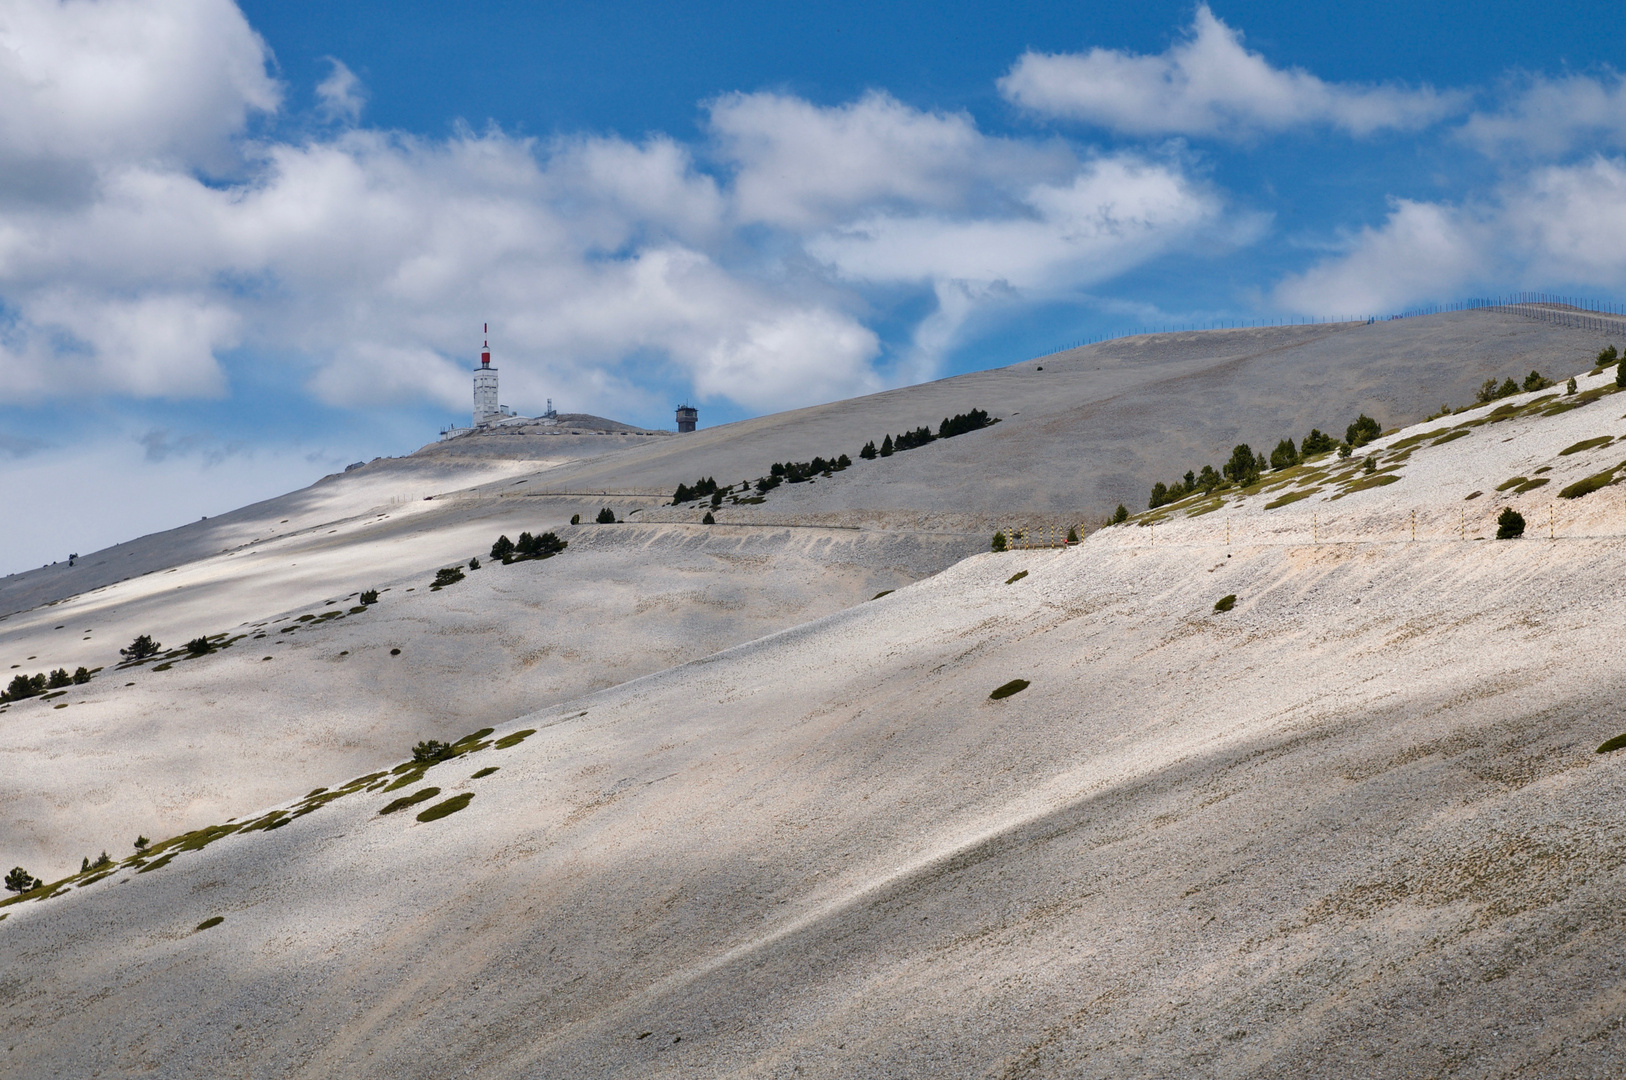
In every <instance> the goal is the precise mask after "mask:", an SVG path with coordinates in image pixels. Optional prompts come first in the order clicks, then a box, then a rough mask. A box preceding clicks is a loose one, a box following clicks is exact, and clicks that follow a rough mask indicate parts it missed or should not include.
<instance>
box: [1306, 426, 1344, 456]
mask: <svg viewBox="0 0 1626 1080" xmlns="http://www.w3.org/2000/svg"><path fill="white" fill-rule="evenodd" d="M1337 445H1338V440H1337V439H1334V438H1333V437H1332V436H1331V435H1328V434H1327V433H1326V432H1324V431H1322V430H1321V429H1320V428H1311V429H1310V434H1308V435H1306V436H1305V437H1304V441H1303V442H1302V443H1300V444H1299V452H1300V453H1302V454H1303V455H1304V456H1305V457H1309V456H1310V455H1311V454H1324V453H1326V452H1327V451H1328V450H1331V449H1333V448H1334V447H1336V446H1337Z"/></svg>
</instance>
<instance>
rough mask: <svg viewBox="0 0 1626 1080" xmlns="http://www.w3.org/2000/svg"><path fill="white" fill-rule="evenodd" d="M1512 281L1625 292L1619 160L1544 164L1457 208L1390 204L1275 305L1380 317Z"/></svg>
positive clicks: (1625, 204)
mask: <svg viewBox="0 0 1626 1080" xmlns="http://www.w3.org/2000/svg"><path fill="white" fill-rule="evenodd" d="M1521 281H1522V282H1551V283H1554V284H1555V285H1556V284H1580V285H1586V286H1592V287H1605V288H1621V287H1626V162H1622V161H1621V160H1619V159H1614V158H1603V157H1597V158H1593V159H1592V160H1590V161H1586V162H1582V163H1580V164H1576V165H1553V166H1547V167H1543V168H1540V169H1537V170H1534V171H1533V172H1530V173H1528V174H1525V175H1522V176H1519V177H1517V178H1515V179H1513V180H1510V181H1509V182H1508V183H1506V184H1505V185H1504V186H1503V187H1502V188H1500V189H1499V190H1497V191H1496V192H1495V193H1494V195H1493V196H1492V197H1490V198H1487V199H1485V200H1482V201H1479V202H1476V203H1472V204H1468V205H1464V206H1451V205H1445V204H1439V203H1426V202H1413V201H1409V200H1396V202H1395V203H1394V206H1393V208H1392V209H1391V211H1390V213H1389V216H1388V219H1387V220H1386V221H1385V222H1384V223H1383V224H1382V225H1381V226H1378V227H1376V228H1367V229H1363V230H1362V231H1361V232H1360V233H1358V234H1356V235H1355V236H1353V237H1351V238H1350V239H1349V241H1348V243H1347V244H1346V248H1345V250H1344V251H1343V252H1342V253H1340V254H1339V255H1337V256H1334V257H1332V258H1330V259H1327V260H1325V261H1323V262H1322V263H1320V264H1319V265H1317V266H1315V267H1312V268H1311V269H1310V270H1308V271H1306V272H1305V273H1303V274H1299V275H1295V276H1292V277H1289V278H1287V279H1285V280H1284V281H1283V282H1282V283H1281V284H1280V285H1279V286H1278V287H1277V289H1276V299H1277V301H1278V302H1279V303H1280V304H1282V305H1283V306H1284V307H1286V308H1288V309H1290V310H1293V311H1298V312H1302V313H1305V314H1327V313H1332V312H1346V313H1347V312H1364V313H1373V314H1381V313H1383V312H1387V311H1394V310H1397V309H1399V308H1403V307H1405V306H1406V305H1408V304H1412V303H1416V302H1419V301H1424V300H1440V299H1446V298H1450V297H1455V296H1459V295H1462V293H1463V292H1464V291H1466V290H1481V289H1482V290H1487V291H1492V292H1494V291H1499V290H1501V289H1505V288H1507V285H1506V283H1507V282H1521Z"/></svg>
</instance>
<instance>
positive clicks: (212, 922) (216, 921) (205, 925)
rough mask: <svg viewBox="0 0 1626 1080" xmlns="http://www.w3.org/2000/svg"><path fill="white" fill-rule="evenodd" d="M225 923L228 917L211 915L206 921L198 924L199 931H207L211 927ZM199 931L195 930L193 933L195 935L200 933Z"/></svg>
mask: <svg viewBox="0 0 1626 1080" xmlns="http://www.w3.org/2000/svg"><path fill="white" fill-rule="evenodd" d="M225 921H226V916H224V915H211V916H209V917H208V918H207V919H204V920H203V921H202V922H200V923H198V930H207V929H209V927H211V926H219V925H220V924H221V923H223V922H225ZM198 930H194V931H192V932H193V933H194V934H195V933H197V932H198Z"/></svg>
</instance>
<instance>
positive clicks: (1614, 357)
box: [1598, 345, 1620, 368]
mask: <svg viewBox="0 0 1626 1080" xmlns="http://www.w3.org/2000/svg"><path fill="white" fill-rule="evenodd" d="M1619 361H1620V353H1618V352H1616V351H1615V347H1614V346H1613V345H1605V346H1604V347H1603V348H1602V349H1600V350H1598V366H1599V367H1601V368H1606V367H1613V366H1614V365H1615V364H1617V363H1619Z"/></svg>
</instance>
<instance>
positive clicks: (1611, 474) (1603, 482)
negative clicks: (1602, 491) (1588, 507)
mask: <svg viewBox="0 0 1626 1080" xmlns="http://www.w3.org/2000/svg"><path fill="white" fill-rule="evenodd" d="M1621 464H1623V465H1626V462H1622V463H1621ZM1619 469H1620V465H1616V466H1615V467H1614V468H1613V469H1605V470H1604V471H1603V472H1600V473H1593V474H1592V475H1591V476H1586V477H1582V478H1581V479H1580V480H1577V481H1576V482H1575V483H1573V484H1571V485H1570V486H1569V487H1566V488H1562V489H1560V491H1559V492H1558V497H1559V498H1560V499H1579V498H1580V497H1581V496H1583V495H1590V494H1592V493H1593V492H1594V491H1597V490H1598V489H1599V488H1602V487H1608V486H1609V485H1610V484H1612V483H1614V482H1615V473H1616V472H1617V471H1618V470H1619Z"/></svg>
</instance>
